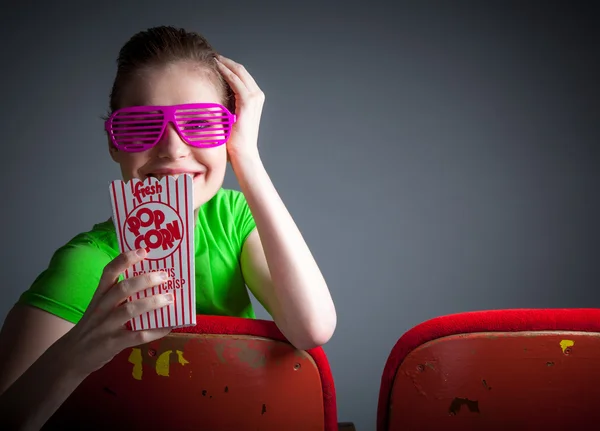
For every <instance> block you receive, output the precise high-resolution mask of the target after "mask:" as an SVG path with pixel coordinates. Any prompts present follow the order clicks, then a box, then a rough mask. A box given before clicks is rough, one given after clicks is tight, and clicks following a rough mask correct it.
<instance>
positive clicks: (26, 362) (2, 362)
mask: <svg viewBox="0 0 600 431" xmlns="http://www.w3.org/2000/svg"><path fill="white" fill-rule="evenodd" d="M73 326H74V325H73V324H72V323H70V322H68V321H66V320H63V319H61V318H59V317H56V316H54V315H52V314H49V313H47V312H45V311H42V310H40V309H37V308H34V307H29V306H19V305H17V306H15V307H14V308H13V309H12V310H11V311H10V312H9V314H8V316H7V317H6V320H5V322H4V325H3V327H2V331H1V332H0V352H3V353H2V355H0V417H1V418H3V419H2V421H0V425H1V426H2V428H3V429H4V428H5V427H6V428H7V429H39V428H40V427H41V426H42V425H43V424H44V422H45V421H46V420H47V418H48V417H50V416H51V415H52V414H53V413H54V411H55V410H56V409H57V408H58V407H59V406H60V404H62V402H63V401H64V400H65V399H66V398H67V397H68V395H69V394H70V393H71V392H72V391H73V390H74V389H75V388H76V387H77V386H78V385H79V383H81V381H82V380H83V377H84V376H78V375H76V374H75V373H73V372H72V370H73V368H72V367H70V366H69V364H67V363H65V362H64V358H63V357H61V353H62V352H61V351H60V350H61V348H60V341H59V340H60V339H61V338H62V337H63V336H64V335H65V334H66V333H67V332H68V331H69V330H70V329H71V328H72V327H73ZM4 421H8V422H4Z"/></svg>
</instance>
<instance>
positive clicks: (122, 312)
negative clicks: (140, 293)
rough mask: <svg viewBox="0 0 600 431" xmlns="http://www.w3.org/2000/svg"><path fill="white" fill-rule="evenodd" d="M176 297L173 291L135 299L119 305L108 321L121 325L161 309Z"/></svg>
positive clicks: (111, 323) (111, 324)
mask: <svg viewBox="0 0 600 431" xmlns="http://www.w3.org/2000/svg"><path fill="white" fill-rule="evenodd" d="M173 301H174V297H173V294H172V293H161V294H157V295H152V296H148V297H147V298H140V299H135V300H133V301H128V302H125V303H123V304H122V305H120V306H118V307H117V308H116V309H115V310H114V311H113V312H112V313H111V315H110V316H109V317H108V319H107V323H109V324H110V326H113V325H114V326H116V327H120V326H123V325H125V323H127V322H128V321H129V320H131V319H133V318H135V317H138V316H141V315H142V314H144V313H147V312H149V311H153V310H159V309H161V308H163V307H166V306H168V305H170V304H172V303H173Z"/></svg>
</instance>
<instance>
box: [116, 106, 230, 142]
mask: <svg viewBox="0 0 600 431" xmlns="http://www.w3.org/2000/svg"><path fill="white" fill-rule="evenodd" d="M235 121H236V116H235V115H234V114H232V113H231V112H229V110H228V109H227V108H226V107H224V106H223V105H219V104H218V103H190V104H185V105H172V106H132V107H127V108H122V109H118V110H116V111H115V112H113V113H112V115H111V116H110V117H108V119H107V120H106V122H105V123H104V128H105V129H106V131H107V133H108V136H109V137H110V140H111V142H112V143H113V145H114V146H115V147H116V148H117V149H119V150H122V151H127V152H129V153H134V152H138V151H146V150H148V149H150V148H152V147H153V146H155V145H156V144H157V143H158V141H160V138H161V137H162V135H163V133H164V132H165V129H166V127H167V124H168V123H171V124H173V125H174V126H175V130H177V133H179V136H181V138H182V139H183V141H184V142H185V143H186V144H188V145H191V146H194V147H198V148H212V147H217V146H219V145H223V144H224V143H225V142H227V140H228V139H229V135H230V133H231V128H232V127H233V124H234V123H235Z"/></svg>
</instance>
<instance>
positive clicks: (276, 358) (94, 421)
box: [45, 316, 337, 431]
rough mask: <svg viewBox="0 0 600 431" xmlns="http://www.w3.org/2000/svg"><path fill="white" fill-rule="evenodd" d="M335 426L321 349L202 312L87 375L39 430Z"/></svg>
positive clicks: (328, 430) (263, 324)
mask: <svg viewBox="0 0 600 431" xmlns="http://www.w3.org/2000/svg"><path fill="white" fill-rule="evenodd" d="M75 428H77V429H86V430H88V429H103V430H107V429H132V430H133V429H164V430H167V429H173V430H198V429H202V430H240V429H248V430H251V429H252V430H254V429H260V430H264V431H275V430H277V431H281V430H284V429H285V430H309V429H310V430H323V431H333V430H337V413H336V398H335V387H334V384H333V379H332V376H331V372H330V368H329V363H328V361H327V357H326V356H325V353H324V352H323V350H322V349H321V348H315V349H311V350H308V351H300V350H296V349H295V348H294V347H293V346H292V345H291V344H289V343H288V342H287V341H286V339H285V338H284V336H283V335H282V334H281V332H280V331H279V330H278V329H277V327H276V326H275V324H274V323H273V322H271V321H265V320H254V319H242V318H234V317H219V316H198V324H197V325H196V326H195V327H190V328H179V329H176V330H174V331H173V332H172V333H171V334H169V335H168V336H166V337H164V338H162V339H161V340H157V341H155V342H153V343H149V344H145V345H141V346H138V347H136V348H131V349H127V350H125V351H123V352H121V353H120V354H118V355H117V356H116V357H115V358H114V359H113V360H112V361H110V362H109V363H108V364H107V365H105V366H104V367H103V368H101V369H100V370H98V371H96V372H94V373H92V374H91V375H90V376H89V377H88V378H87V379H86V380H85V381H83V382H82V384H81V385H80V386H79V387H78V388H77V389H76V390H75V392H74V393H73V394H72V395H71V396H70V397H69V398H68V399H67V400H66V401H65V403H64V404H63V405H62V406H61V407H60V409H59V410H58V411H57V412H56V414H55V415H54V416H53V417H52V418H51V420H50V421H49V422H48V424H47V425H46V428H45V429H75Z"/></svg>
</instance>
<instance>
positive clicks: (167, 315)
mask: <svg viewBox="0 0 600 431" xmlns="http://www.w3.org/2000/svg"><path fill="white" fill-rule="evenodd" d="M137 182H140V180H138V179H133V180H131V181H130V182H128V183H126V182H124V181H121V180H116V181H113V182H112V183H111V184H110V196H111V203H112V207H113V222H114V224H115V228H116V231H117V238H118V242H119V248H120V250H121V252H125V251H129V250H131V248H129V247H128V245H127V244H126V241H125V229H126V226H125V220H126V218H127V215H128V214H129V213H131V212H132V211H133V210H134V209H135V208H137V207H138V206H139V205H141V204H143V203H147V202H162V203H166V204H167V205H169V206H171V207H172V208H173V209H175V211H176V212H177V213H178V214H179V216H180V218H181V220H182V221H183V225H182V226H181V230H182V241H181V242H180V245H179V247H178V249H177V250H175V252H174V253H172V254H171V255H170V256H168V257H166V258H165V259H160V260H153V259H152V260H151V259H146V260H144V261H143V262H141V263H140V264H138V265H135V266H134V267H133V268H132V270H133V271H134V272H139V271H149V270H167V269H169V268H174V274H173V277H172V278H173V279H174V280H176V279H179V280H185V285H184V286H183V288H180V289H175V288H174V289H172V292H173V294H174V296H175V300H174V302H173V304H171V305H169V306H167V307H164V308H162V309H160V310H154V311H151V312H148V313H144V314H142V315H141V316H138V317H136V318H133V319H131V326H132V328H133V330H134V331H137V330H143V329H151V328H165V327H181V326H190V325H195V324H196V288H195V285H196V282H195V281H196V280H195V278H196V277H195V259H194V257H195V256H194V254H195V253H194V206H193V199H194V198H193V182H192V177H191V176H190V175H180V176H179V177H178V178H177V180H175V179H174V178H173V177H171V176H166V177H164V178H162V179H161V180H160V181H159V180H157V179H155V178H148V179H147V180H146V181H145V182H146V183H147V184H148V185H150V184H155V183H159V184H161V185H162V189H163V190H162V193H160V194H156V195H151V196H146V197H145V198H142V200H141V201H139V200H138V199H136V198H135V197H134V195H133V190H134V187H135V185H136V183H137ZM132 276H133V272H132V271H130V270H126V271H125V273H124V278H126V279H127V278H130V277H132ZM163 292H165V290H164V289H163V288H162V285H159V286H154V287H152V288H149V289H146V290H145V291H143V292H140V293H137V294H136V295H135V297H133V296H132V297H130V298H128V300H129V301H133V300H135V299H140V298H143V297H149V296H151V295H154V294H161V293H163Z"/></svg>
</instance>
